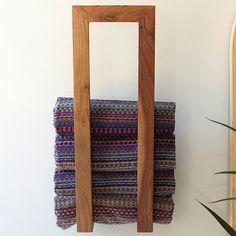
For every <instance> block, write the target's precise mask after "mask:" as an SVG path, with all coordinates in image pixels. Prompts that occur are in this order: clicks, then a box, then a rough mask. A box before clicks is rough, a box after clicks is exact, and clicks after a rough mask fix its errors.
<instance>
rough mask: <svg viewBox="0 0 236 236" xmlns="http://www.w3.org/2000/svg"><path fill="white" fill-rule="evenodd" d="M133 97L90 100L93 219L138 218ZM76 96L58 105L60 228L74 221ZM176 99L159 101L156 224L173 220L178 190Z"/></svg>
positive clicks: (57, 201)
mask: <svg viewBox="0 0 236 236" xmlns="http://www.w3.org/2000/svg"><path fill="white" fill-rule="evenodd" d="M137 105H138V103H137V102H135V101H119V100H91V139H92V140H91V149H92V157H91V158H92V178H93V180H92V184H93V220H94V221H95V222H99V223H105V224H122V223H131V222H135V221H136V214H137V208H136V200H137V117H138V114H137V113H138V108H137ZM73 119H74V114H73V99H72V98H61V97H60V98H58V99H57V102H56V105H55V108H54V126H55V129H56V133H57V136H56V143H55V161H56V171H55V177H54V181H55V193H56V197H55V213H56V216H57V225H58V226H59V227H61V228H62V229H66V228H69V227H70V226H72V225H73V224H75V223H76V212H75V171H74V169H75V157H74V122H73ZM174 129H175V103H172V102H155V155H154V163H155V165H154V208H153V220H154V222H155V223H163V224H168V223H170V222H171V220H172V214H173V209H174V203H173V199H172V195H173V194H174V192H175V178H174V169H175V136H174Z"/></svg>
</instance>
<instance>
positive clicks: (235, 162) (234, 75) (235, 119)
mask: <svg viewBox="0 0 236 236" xmlns="http://www.w3.org/2000/svg"><path fill="white" fill-rule="evenodd" d="M230 103H231V104H230V113H231V114H230V119H231V126H233V127H236V18H235V20H234V24H233V28H232V34H231V45H230ZM230 169H231V170H234V171H236V133H235V132H232V131H231V132H230ZM230 195H231V197H236V175H230ZM230 223H231V225H232V227H233V228H234V229H236V201H230Z"/></svg>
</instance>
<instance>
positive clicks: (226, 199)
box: [209, 197, 236, 203]
mask: <svg viewBox="0 0 236 236" xmlns="http://www.w3.org/2000/svg"><path fill="white" fill-rule="evenodd" d="M232 200H236V197H228V198H223V199H220V200H217V201H214V202H209V203H217V202H224V201H232Z"/></svg>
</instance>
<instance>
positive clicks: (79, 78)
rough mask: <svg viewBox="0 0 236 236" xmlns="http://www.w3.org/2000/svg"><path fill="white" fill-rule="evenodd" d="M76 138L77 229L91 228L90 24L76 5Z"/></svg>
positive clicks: (74, 10) (88, 229)
mask: <svg viewBox="0 0 236 236" xmlns="http://www.w3.org/2000/svg"><path fill="white" fill-rule="evenodd" d="M73 59H74V135H75V136H74V138H75V174H76V219H77V231H78V232H92V230H93V220H92V217H93V209H92V177H91V134H90V85H89V82H90V80H89V25H88V21H87V20H86V19H84V17H83V16H82V15H81V14H79V11H78V8H73Z"/></svg>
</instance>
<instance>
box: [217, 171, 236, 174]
mask: <svg viewBox="0 0 236 236" xmlns="http://www.w3.org/2000/svg"><path fill="white" fill-rule="evenodd" d="M214 174H215V175H219V174H230V175H236V171H221V172H216V173H214Z"/></svg>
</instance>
